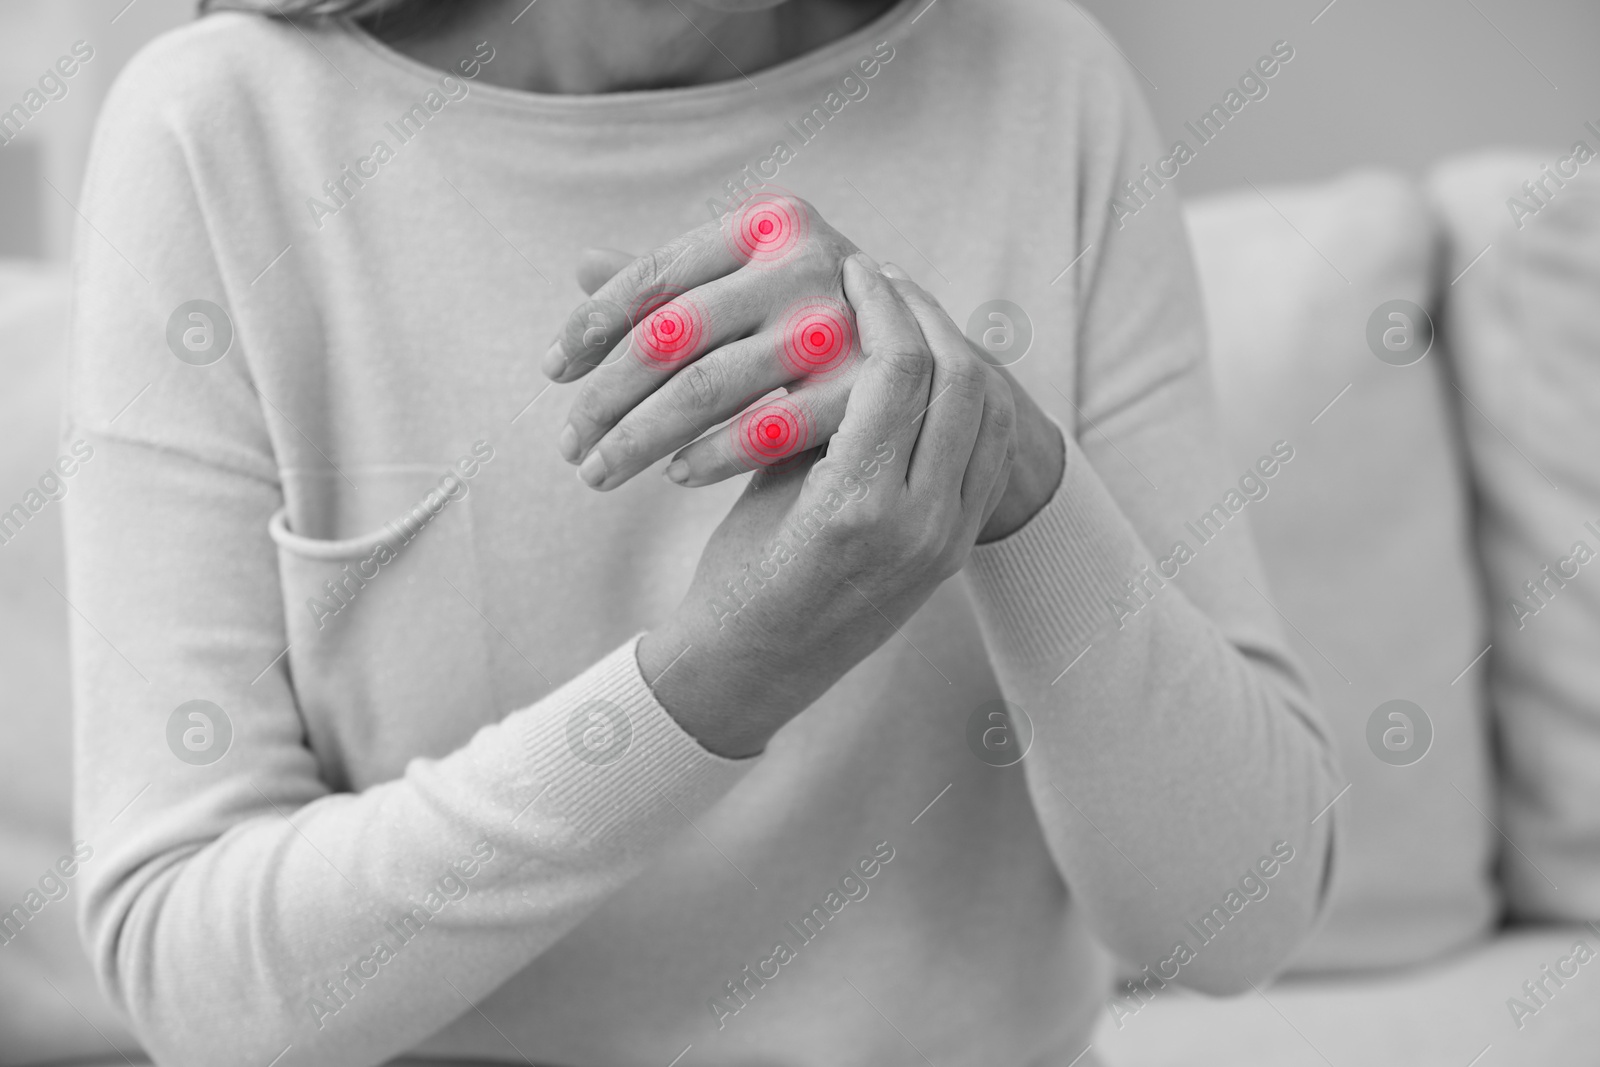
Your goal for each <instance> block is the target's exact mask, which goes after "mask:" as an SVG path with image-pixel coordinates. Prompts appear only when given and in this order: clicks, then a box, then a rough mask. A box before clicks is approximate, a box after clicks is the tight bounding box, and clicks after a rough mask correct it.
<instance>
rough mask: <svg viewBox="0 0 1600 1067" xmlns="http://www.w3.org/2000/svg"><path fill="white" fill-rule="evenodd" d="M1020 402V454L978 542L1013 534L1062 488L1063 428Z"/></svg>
mask: <svg viewBox="0 0 1600 1067" xmlns="http://www.w3.org/2000/svg"><path fill="white" fill-rule="evenodd" d="M1023 406H1024V405H1022V404H1019V405H1018V415H1019V418H1018V420H1017V435H1018V438H1019V440H1018V442H1017V454H1016V457H1015V458H1014V459H1013V460H1012V461H1011V474H1010V478H1009V480H1008V481H1007V482H1006V490H1005V494H1004V495H1003V496H1002V497H1001V498H1000V503H999V504H998V505H996V506H995V509H994V513H993V514H992V515H990V516H989V521H988V522H986V523H984V526H983V529H982V530H981V531H979V533H978V544H980V545H983V544H988V543H989V542H991V541H999V540H1001V539H1003V538H1006V537H1010V536H1011V535H1012V534H1014V533H1016V532H1017V531H1018V530H1020V529H1022V528H1023V527H1024V526H1026V525H1027V524H1028V523H1029V522H1030V521H1031V520H1032V519H1033V517H1034V516H1035V515H1037V514H1039V512H1041V511H1043V510H1044V506H1045V505H1046V504H1048V503H1050V501H1051V499H1053V498H1054V497H1055V495H1056V491H1057V490H1058V489H1060V488H1061V482H1062V479H1063V477H1064V476H1065V475H1066V469H1067V443H1066V440H1065V438H1063V437H1062V435H1061V428H1060V427H1059V426H1057V425H1056V423H1055V422H1054V420H1052V419H1051V418H1049V417H1048V416H1047V415H1045V414H1044V412H1042V411H1040V410H1039V409H1038V408H1037V407H1034V406H1033V405H1032V404H1031V403H1028V404H1026V407H1027V408H1028V409H1029V410H1027V411H1023V410H1022V408H1023Z"/></svg>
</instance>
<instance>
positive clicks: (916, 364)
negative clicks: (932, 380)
mask: <svg viewBox="0 0 1600 1067" xmlns="http://www.w3.org/2000/svg"><path fill="white" fill-rule="evenodd" d="M872 357H873V360H874V361H875V362H876V363H877V364H878V365H879V366H880V367H882V368H883V370H882V372H881V373H883V374H886V375H888V376H889V377H890V378H891V379H894V380H896V381H897V382H900V383H902V384H910V383H915V382H917V381H920V380H921V379H922V378H923V377H924V376H925V375H927V374H928V372H929V371H930V370H931V369H932V364H933V353H931V352H929V351H928V348H927V346H926V345H922V344H919V343H917V342H916V341H912V340H910V339H906V338H900V339H896V340H893V341H890V342H888V343H886V344H882V345H879V346H878V350H877V351H876V352H874V353H872Z"/></svg>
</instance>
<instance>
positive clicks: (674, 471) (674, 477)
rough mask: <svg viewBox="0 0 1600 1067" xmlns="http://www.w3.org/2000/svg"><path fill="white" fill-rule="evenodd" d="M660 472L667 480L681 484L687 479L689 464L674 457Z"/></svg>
mask: <svg viewBox="0 0 1600 1067" xmlns="http://www.w3.org/2000/svg"><path fill="white" fill-rule="evenodd" d="M661 473H662V474H665V475H666V476H667V481H669V482H672V483H674V484H675V485H682V484H683V483H684V482H687V481H688V480H689V464H688V463H686V462H685V461H683V460H681V459H675V460H673V461H672V462H671V463H668V464H667V469H666V470H664V471H662V472H661Z"/></svg>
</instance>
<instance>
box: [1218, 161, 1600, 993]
mask: <svg viewBox="0 0 1600 1067" xmlns="http://www.w3.org/2000/svg"><path fill="white" fill-rule="evenodd" d="M1188 219H1189V225H1190V231H1191V236H1192V238H1193V241H1194V245H1195V254H1196V257H1197V260H1198V264H1199V269H1200V278H1201V284H1202V287H1203V290H1204V293H1205V301H1206V313H1207V316H1208V318H1209V320H1210V334H1211V340H1212V358H1213V362H1214V366H1215V377H1216V381H1217V390H1218V399H1219V404H1220V410H1221V413H1222V419H1223V425H1224V430H1225V434H1226V438H1227V441H1228V444H1229V446H1230V447H1231V450H1232V453H1233V457H1234V460H1235V462H1236V463H1238V464H1239V465H1240V467H1241V469H1243V468H1244V467H1245V466H1247V465H1249V464H1250V463H1252V462H1253V461H1254V460H1255V459H1256V458H1257V457H1258V456H1260V455H1262V454H1263V453H1264V452H1266V451H1268V450H1269V449H1270V448H1271V447H1272V446H1273V444H1274V443H1275V442H1278V441H1285V442H1288V444H1289V446H1290V447H1292V448H1293V449H1294V458H1293V459H1292V460H1291V461H1290V462H1288V463H1286V464H1284V465H1283V467H1282V469H1281V470H1280V471H1279V472H1278V474H1277V476H1276V477H1275V478H1273V479H1272V480H1271V481H1270V482H1269V483H1268V484H1269V485H1270V486H1271V492H1270V495H1269V496H1268V497H1267V498H1265V499H1263V500H1261V501H1260V502H1258V503H1252V504H1251V506H1250V513H1251V516H1252V522H1253V526H1254V530H1255V533H1256V536H1257V542H1258V548H1259V550H1260V553H1261V557H1262V560H1263V563H1264V564H1265V567H1266V573H1267V576H1268V579H1269V581H1270V583H1271V588H1270V589H1269V590H1263V591H1262V592H1263V594H1264V595H1266V596H1269V597H1271V598H1272V601H1273V603H1274V605H1275V606H1276V607H1277V609H1278V610H1279V612H1280V613H1281V614H1282V616H1283V617H1284V619H1285V620H1286V625H1285V628H1286V630H1287V631H1288V632H1289V633H1290V634H1291V635H1292V638H1291V639H1292V640H1293V641H1295V642H1296V644H1297V648H1298V652H1299V654H1300V656H1301V661H1302V663H1303V665H1304V666H1305V667H1306V669H1307V671H1308V674H1309V676H1310V679H1311V682H1312V687H1313V693H1314V696H1315V697H1316V699H1317V702H1318V704H1319V706H1320V707H1321V709H1322V711H1323V714H1324V716H1325V718H1326V720H1327V722H1328V724H1329V727H1330V729H1331V731H1332V733H1333V735H1334V737H1335V739H1336V742H1337V745H1338V747H1339V751H1340V757H1341V761H1342V764H1343V768H1344V773H1345V775H1346V776H1347V779H1348V782H1349V788H1348V791H1347V792H1345V793H1344V794H1343V795H1342V796H1340V797H1339V799H1338V801H1337V803H1336V804H1335V805H1334V810H1335V811H1336V812H1337V813H1338V814H1337V817H1338V819H1339V820H1340V821H1341V823H1342V828H1343V836H1342V839H1341V840H1339V841H1338V843H1337V845H1336V850H1335V852H1336V854H1335V860H1334V864H1335V874H1334V882H1333V885H1332V891H1331V892H1332V897H1331V902H1330V909H1329V915H1328V919H1327V922H1326V924H1325V926H1324V927H1323V928H1322V929H1321V931H1320V932H1319V933H1318V934H1317V935H1316V936H1315V937H1314V938H1313V939H1312V940H1311V941H1310V942H1309V943H1308V944H1307V946H1306V947H1305V948H1304V950H1303V951H1302V953H1301V954H1300V955H1299V957H1298V958H1297V960H1296V962H1295V965H1294V966H1295V969H1296V970H1299V971H1326V970H1344V969H1355V968H1369V967H1382V966H1389V965H1396V964H1406V963H1414V962H1417V961H1421V960H1426V959H1429V958H1432V957H1435V956H1438V955H1439V954H1441V953H1444V952H1446V951H1448V950H1450V949H1453V948H1457V947H1459V946H1461V945H1463V944H1465V943H1468V942H1471V941H1473V940H1475V939H1477V938H1480V937H1481V936H1483V935H1484V933H1485V932H1486V931H1487V930H1488V929H1489V928H1490V927H1491V926H1492V925H1493V923H1494V921H1495V918H1496V915H1497V911H1498V907H1499V905H1498V901H1497V898H1496V891H1495V886H1494V882H1493V879H1492V872H1491V864H1492V860H1493V854H1494V837H1495V831H1494V829H1493V827H1492V826H1490V825H1489V823H1488V821H1487V820H1486V819H1485V814H1484V813H1491V812H1492V811H1493V809H1494V805H1495V796H1494V791H1493V787H1492V777H1491V768H1490V758H1489V751H1490V750H1489V733H1488V724H1487V721H1486V712H1485V700H1484V695H1483V692H1482V690H1481V688H1480V681H1481V678H1482V675H1481V674H1473V673H1471V672H1468V673H1467V674H1465V675H1464V676H1462V671H1463V668H1465V667H1466V666H1467V665H1468V663H1469V662H1471V661H1472V659H1473V658H1474V657H1475V656H1477V655H1478V653H1479V652H1481V651H1482V650H1483V648H1484V646H1485V645H1486V644H1487V643H1488V641H1487V638H1486V637H1485V636H1484V632H1485V629H1486V626H1487V623H1486V620H1485V617H1484V607H1483V604H1482V600H1481V595H1480V590H1479V587H1478V584H1477V582H1476V579H1475V575H1476V567H1475V561H1474V556H1473V550H1472V547H1471V544H1470V538H1469V531H1470V523H1469V514H1468V511H1469V509H1468V493H1467V484H1466V478H1465V473H1464V465H1463V459H1462V457H1461V449H1460V446H1459V444H1458V440H1457V437H1456V434H1455V430H1454V427H1453V425H1452V411H1453V408H1452V405H1451V403H1450V401H1449V396H1448V395H1447V394H1448V393H1449V392H1450V387H1449V385H1448V384H1447V383H1446V381H1445V376H1444V373H1443V372H1444V366H1443V362H1442V359H1441V355H1440V353H1439V352H1438V351H1433V352H1431V353H1430V354H1429V355H1427V356H1426V357H1424V358H1422V359H1420V360H1419V361H1417V362H1413V363H1410V365H1407V366H1398V365H1395V364H1396V363H1399V362H1405V359H1403V358H1396V356H1395V355H1394V354H1393V353H1390V352H1389V351H1388V350H1387V349H1384V348H1383V347H1382V345H1381V344H1379V346H1378V349H1377V350H1380V351H1383V352H1384V353H1385V355H1386V357H1387V358H1386V359H1380V358H1379V357H1378V356H1377V355H1376V354H1375V349H1374V348H1373V347H1372V346H1371V345H1369V342H1368V335H1369V323H1371V322H1373V321H1376V322H1378V323H1380V324H1381V326H1382V327H1383V328H1382V329H1379V330H1378V331H1377V333H1376V336H1377V337H1378V338H1380V339H1381V338H1382V336H1383V334H1384V333H1385V331H1387V330H1388V329H1390V328H1391V320H1389V319H1388V318H1387V313H1384V314H1379V315H1377V316H1376V318H1375V312H1377V311H1378V310H1379V308H1380V306H1381V305H1386V304H1387V303H1388V302H1390V301H1393V300H1406V301H1410V302H1412V303H1415V304H1418V305H1424V306H1426V305H1427V304H1428V303H1429V302H1430V301H1429V294H1430V292H1431V291H1432V287H1433V271H1434V262H1435V238H1436V234H1435V230H1434V227H1433V225H1432V223H1431V217H1430V214H1429V212H1428V210H1427V206H1426V204H1425V203H1424V201H1423V199H1422V196H1421V193H1420V191H1419V190H1418V189H1417V187H1416V186H1415V184H1414V183H1413V182H1411V181H1409V180H1407V179H1403V178H1401V177H1397V176H1393V175H1387V174H1379V173H1358V174H1354V175H1351V176H1348V177H1345V178H1342V179H1340V180H1337V181H1334V182H1331V183H1329V184H1325V185H1317V186H1311V187H1298V188H1268V189H1264V190H1262V191H1261V192H1256V191H1255V190H1252V189H1245V190H1243V191H1241V192H1238V193H1232V194H1227V195H1221V196H1216V197H1210V198H1205V199H1200V200H1197V201H1195V202H1194V203H1192V204H1191V205H1190V206H1189V208H1188ZM1413 325H1420V324H1413ZM1403 339H1404V338H1402V337H1400V336H1399V335H1391V340H1392V341H1396V342H1398V341H1400V340H1403ZM1406 358H1409V357H1406ZM1596 582H1597V588H1600V578H1597V579H1596ZM1458 676H1461V677H1460V678H1459V680H1458ZM1393 700H1404V701H1408V702H1410V704H1411V705H1415V706H1416V708H1420V709H1421V713H1420V714H1418V713H1417V712H1416V711H1415V710H1407V712H1406V713H1407V716H1408V719H1409V720H1410V721H1409V727H1410V730H1411V731H1412V732H1411V734H1410V740H1411V747H1410V748H1409V749H1407V748H1406V747H1405V741H1406V730H1407V723H1406V722H1405V721H1403V720H1392V719H1390V718H1389V712H1390V711H1391V710H1394V709H1393V708H1383V709H1382V710H1380V709H1381V708H1382V706H1383V705H1386V704H1387V703H1388V702H1390V701H1393ZM1406 707H1407V706H1401V709H1402V710H1405V709H1406ZM1375 716H1376V720H1375ZM1424 717H1425V719H1426V724H1431V735H1432V736H1431V741H1429V740H1426V739H1425V738H1424V734H1425V733H1426V732H1427V731H1426V729H1425V725H1426V724H1425V723H1424V722H1423V721H1422V720H1423V718H1424ZM1374 721H1376V723H1377V728H1376V729H1374V728H1373V726H1372V724H1373V722H1374ZM1369 737H1370V738H1371V741H1370V742H1369ZM1385 737H1387V738H1388V739H1389V742H1390V744H1391V745H1392V746H1395V747H1385V745H1384V738H1385ZM1418 755H1420V756H1421V758H1420V759H1416V758H1415V757H1417V756H1418ZM1328 800H1329V801H1330V802H1332V801H1334V797H1332V796H1330V797H1329V798H1328Z"/></svg>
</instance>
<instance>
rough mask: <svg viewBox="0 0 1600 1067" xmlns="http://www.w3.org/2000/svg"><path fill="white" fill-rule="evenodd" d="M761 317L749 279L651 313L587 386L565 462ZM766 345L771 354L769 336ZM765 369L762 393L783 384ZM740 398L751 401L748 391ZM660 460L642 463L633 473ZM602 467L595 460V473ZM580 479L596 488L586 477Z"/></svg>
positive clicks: (571, 423)
mask: <svg viewBox="0 0 1600 1067" xmlns="http://www.w3.org/2000/svg"><path fill="white" fill-rule="evenodd" d="M713 308H715V309H717V310H716V311H715V313H713V312H712V310H711V309H713ZM765 317H766V311H765V309H764V307H763V302H762V300H761V298H760V296H759V294H758V293H757V292H756V289H755V284H754V279H752V278H751V277H750V276H749V275H744V274H736V275H732V276H729V277H726V278H718V279H716V280H715V281H712V282H710V283H708V284H706V285H703V286H701V287H700V288H699V289H696V290H694V291H693V292H691V293H686V294H684V295H682V296H678V297H675V298H673V299H671V300H667V301H665V302H664V303H662V304H661V305H660V306H659V307H656V308H654V309H652V310H651V311H650V312H649V313H648V314H646V315H645V316H644V317H643V318H642V319H640V320H639V322H638V325H637V326H635V327H634V329H633V331H632V335H631V337H630V338H629V340H628V341H627V343H626V345H625V346H624V348H623V351H624V352H625V354H624V355H623V356H622V357H621V358H619V359H616V360H614V361H612V362H610V363H608V364H607V365H606V366H605V367H603V368H602V369H601V370H600V371H599V372H598V373H596V374H593V375H591V376H590V377H589V379H588V380H587V381H586V382H584V384H583V388H582V389H581V390H580V391H579V393H578V396H577V398H576V399H575V400H574V401H573V403H572V407H571V408H570V409H569V410H568V412H567V427H566V429H564V430H563V431H562V434H561V436H560V438H559V446H560V451H561V454H562V456H564V457H565V458H566V459H567V460H568V462H574V463H576V462H578V461H579V460H583V461H584V462H588V461H589V459H590V458H591V456H592V451H593V449H594V448H595V446H596V445H598V444H599V442H600V441H601V440H602V439H603V438H605V437H606V436H607V435H608V434H610V433H611V432H612V431H613V429H614V428H615V427H616V426H617V424H618V423H619V422H621V421H622V419H623V418H624V417H625V416H627V415H628V413H629V412H631V411H633V410H634V408H636V407H637V406H638V405H639V404H641V403H643V402H644V400H645V399H646V398H648V397H649V396H650V395H651V394H653V393H655V392H656V391H657V390H658V389H660V388H661V387H662V386H664V385H666V384H667V383H669V382H671V381H672V380H673V378H674V377H675V376H677V374H678V372H679V371H681V370H684V369H685V368H688V367H690V366H692V365H693V364H694V363H695V362H696V361H697V360H699V358H700V357H701V356H703V355H705V354H706V353H708V352H712V351H716V350H717V349H720V348H722V347H724V346H727V345H731V344H733V343H735V342H738V341H741V340H744V339H746V338H747V337H748V336H749V335H750V334H752V333H753V332H754V331H756V330H758V329H760V327H761V326H762V325H763V319H764V318H765ZM764 344H765V348H766V351H767V352H768V353H769V354H770V352H771V348H772V342H771V340H770V338H769V339H767V340H766V341H765V342H764ZM769 364H770V366H769ZM763 367H768V368H769V379H770V380H768V381H767V382H766V383H765V389H771V388H773V387H775V386H778V385H782V384H783V383H784V382H785V381H787V380H788V379H786V378H784V377H782V376H780V375H779V374H778V371H777V368H776V365H775V362H774V361H766V360H764V361H763ZM765 389H764V390H763V391H765ZM738 396H741V397H749V396H750V390H748V389H747V390H745V391H744V392H743V393H740V394H738ZM569 430H570V431H571V432H570V433H569V432H568V431H569ZM665 454H666V453H665V452H664V451H662V452H657V453H656V454H655V455H653V456H649V457H646V458H645V459H644V461H643V463H642V464H641V467H640V468H636V470H637V469H642V467H643V466H648V465H649V464H650V463H651V462H653V461H654V460H655V459H657V458H659V457H660V456H662V455H665ZM601 462H602V461H601V460H600V459H596V460H595V465H594V467H593V469H594V471H596V472H598V471H599V469H600V468H599V464H601ZM584 480H585V481H587V482H589V483H590V484H591V485H598V484H599V483H598V482H595V481H590V478H589V477H588V476H587V475H586V476H585V477H584Z"/></svg>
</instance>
